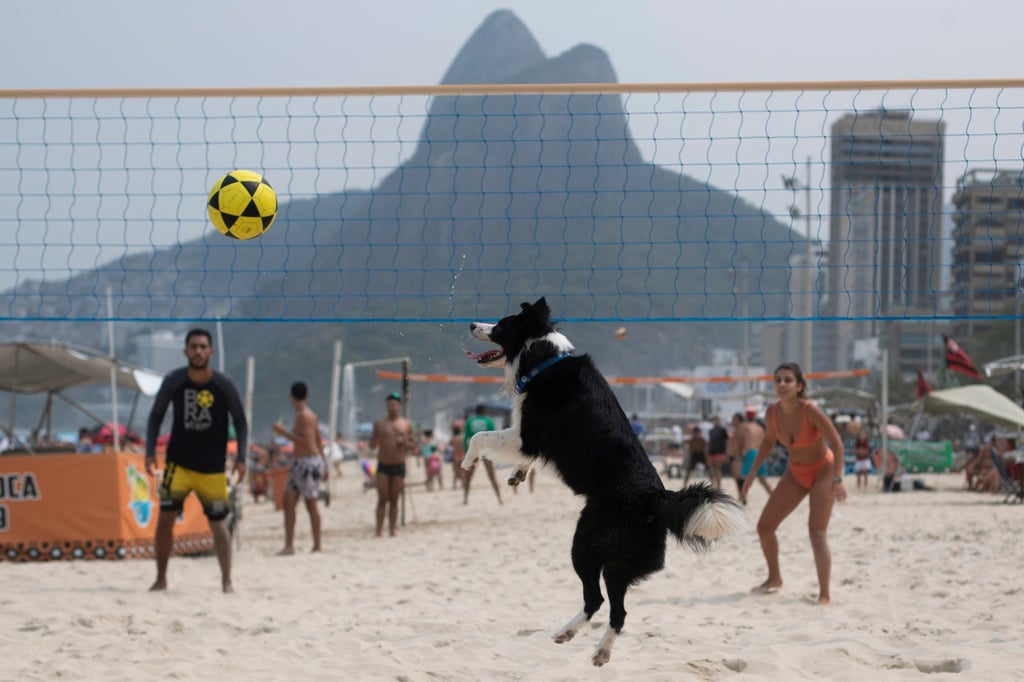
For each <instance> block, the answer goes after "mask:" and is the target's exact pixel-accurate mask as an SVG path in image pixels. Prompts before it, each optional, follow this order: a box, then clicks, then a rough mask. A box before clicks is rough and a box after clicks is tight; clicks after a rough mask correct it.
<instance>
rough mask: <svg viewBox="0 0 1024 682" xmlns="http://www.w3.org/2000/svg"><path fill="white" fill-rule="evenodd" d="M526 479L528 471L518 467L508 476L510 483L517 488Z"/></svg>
mask: <svg viewBox="0 0 1024 682" xmlns="http://www.w3.org/2000/svg"><path fill="white" fill-rule="evenodd" d="M525 480H526V472H525V471H523V470H522V469H516V470H515V471H513V472H512V474H511V475H510V476H509V477H508V484H509V485H510V486H512V487H513V488H515V487H516V486H517V485H519V484H520V483H522V482H523V481H525Z"/></svg>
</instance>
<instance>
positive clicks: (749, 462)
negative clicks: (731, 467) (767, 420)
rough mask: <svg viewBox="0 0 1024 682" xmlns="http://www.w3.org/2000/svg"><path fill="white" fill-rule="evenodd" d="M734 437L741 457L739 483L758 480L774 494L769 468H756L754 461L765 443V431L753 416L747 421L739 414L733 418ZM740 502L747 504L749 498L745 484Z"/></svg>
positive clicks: (741, 486)
mask: <svg viewBox="0 0 1024 682" xmlns="http://www.w3.org/2000/svg"><path fill="white" fill-rule="evenodd" d="M732 427H733V435H732V437H733V438H735V439H736V452H737V453H739V457H740V472H739V477H738V478H737V479H736V480H738V481H746V479H748V478H750V477H752V476H753V477H755V478H757V482H758V483H760V484H761V486H762V487H763V488H764V489H765V490H766V491H768V494H769V495H771V494H772V484H771V483H769V482H768V468H767V467H766V466H765V465H764V464H762V465H761V466H759V467H758V468H756V469H755V468H754V459H755V458H756V457H757V451H758V448H760V446H761V443H763V442H764V429H763V428H762V427H761V425H760V424H758V423H757V422H756V421H754V416H753V415H752V414H751V415H749V416H748V417H747V418H746V419H744V418H743V415H742V414H740V413H739V412H737V413H736V414H734V415H733V416H732ZM740 502H742V503H743V504H746V503H747V496H746V494H745V493H744V492H743V484H742V483H740Z"/></svg>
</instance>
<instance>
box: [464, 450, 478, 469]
mask: <svg viewBox="0 0 1024 682" xmlns="http://www.w3.org/2000/svg"><path fill="white" fill-rule="evenodd" d="M478 459H480V455H478V454H476V453H475V452H467V453H466V456H465V457H463V458H462V468H463V469H466V470H467V471H468V470H470V469H472V468H473V466H474V465H476V461H477V460H478Z"/></svg>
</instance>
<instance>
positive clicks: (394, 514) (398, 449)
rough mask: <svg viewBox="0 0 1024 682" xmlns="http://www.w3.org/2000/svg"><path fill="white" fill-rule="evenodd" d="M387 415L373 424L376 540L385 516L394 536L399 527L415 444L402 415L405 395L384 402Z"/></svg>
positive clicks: (408, 424)
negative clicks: (407, 460)
mask: <svg viewBox="0 0 1024 682" xmlns="http://www.w3.org/2000/svg"><path fill="white" fill-rule="evenodd" d="M385 404H386V405H387V410H388V416H387V417H386V418H385V419H378V420H377V421H375V422H374V423H373V435H371V436H370V449H371V450H376V451H377V533H376V535H377V537H380V536H381V534H382V532H383V530H384V516H385V513H386V515H387V517H388V530H389V531H390V534H391V536H392V537H393V536H394V535H395V532H396V526H397V525H398V498H399V496H401V494H402V488H403V487H404V486H405V457H406V455H408V454H409V452H410V451H412V449H413V448H414V447H415V445H416V439H415V437H414V436H413V433H412V424H411V423H409V420H408V419H406V418H405V417H403V416H402V396H400V395H399V394H397V393H392V394H390V395H389V396H388V397H387V400H386V401H385Z"/></svg>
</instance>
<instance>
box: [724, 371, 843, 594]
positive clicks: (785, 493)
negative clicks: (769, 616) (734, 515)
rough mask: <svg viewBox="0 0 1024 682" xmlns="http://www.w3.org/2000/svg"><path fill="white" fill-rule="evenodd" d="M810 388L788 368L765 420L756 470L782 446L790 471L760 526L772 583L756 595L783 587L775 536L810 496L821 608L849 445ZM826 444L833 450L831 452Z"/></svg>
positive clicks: (777, 382) (777, 373) (745, 486)
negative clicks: (834, 513) (845, 450)
mask: <svg viewBox="0 0 1024 682" xmlns="http://www.w3.org/2000/svg"><path fill="white" fill-rule="evenodd" d="M806 391H807V383H806V382H805V381H804V375H803V372H801V371H800V367H799V366H798V365H797V364H795V363H789V362H787V363H783V364H781V365H779V367H778V368H777V369H776V370H775V395H777V396H778V397H779V401H778V402H777V403H775V404H774V405H770V406H769V407H768V411H767V413H766V414H765V422H767V424H766V428H765V434H764V440H763V441H762V442H761V447H760V449H759V450H758V451H757V458H756V459H755V460H754V466H753V470H754V471H757V468H758V467H759V466H761V463H762V462H764V460H765V459H767V457H768V455H769V454H770V453H771V451H772V448H773V447H775V442H776V441H778V442H781V443H782V444H783V445H784V446H786V449H787V450H788V451H789V466H788V467H787V468H786V472H785V473H784V474H783V475H782V478H781V479H780V480H779V484H778V485H776V486H775V490H774V491H773V492H772V494H771V495H770V496H769V497H768V502H767V503H766V504H765V506H764V510H763V511H762V512H761V518H760V519H759V520H758V522H757V534H758V536H759V537H760V539H761V550H762V551H763V552H764V558H765V561H767V563H768V579H767V580H765V581H764V582H763V583H761V584H760V585H758V586H757V587H755V588H754V589H753V590H752V591H753V592H756V593H761V594H766V593H769V592H775V591H776V590H778V589H779V588H780V587H782V572H781V571H780V569H779V541H778V538H776V537H775V530H776V529H777V528H778V527H779V524H781V523H782V521H783V520H784V519H785V518H786V517H787V516H789V515H790V513H792V511H793V510H794V509H796V508H797V505H799V504H800V501H801V500H803V499H804V497H806V496H807V495H808V493H810V508H811V509H810V515H809V517H808V524H807V525H808V530H809V531H810V536H811V549H812V550H814V564H815V566H816V567H817V569H818V585H819V594H818V603H819V604H828V603H829V601H830V600H831V596H830V594H829V578H830V575H831V572H832V553H831V552H830V551H829V548H828V522H829V518H830V517H831V515H832V503H833V502H834V501H835V500H839V501H840V502H842V501H843V500H845V499H846V488H845V487H844V486H843V439H842V438H841V437H840V436H839V432H838V431H836V427H835V425H834V424H833V423H832V420H831V419H829V418H828V417H827V416H825V413H824V412H822V411H821V410H820V409H819V408H818V407H817V406H816V405H814V404H813V403H812V402H811V401H810V400H808V399H807V392H806ZM826 441H827V442H828V443H829V444H831V446H832V448H831V449H829V447H828V445H826ZM753 480H754V479H753V478H748V479H747V480H746V481H745V482H744V484H743V496H746V494H747V491H748V490H749V489H750V485H751V483H753Z"/></svg>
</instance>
